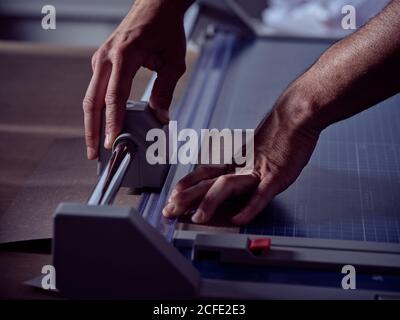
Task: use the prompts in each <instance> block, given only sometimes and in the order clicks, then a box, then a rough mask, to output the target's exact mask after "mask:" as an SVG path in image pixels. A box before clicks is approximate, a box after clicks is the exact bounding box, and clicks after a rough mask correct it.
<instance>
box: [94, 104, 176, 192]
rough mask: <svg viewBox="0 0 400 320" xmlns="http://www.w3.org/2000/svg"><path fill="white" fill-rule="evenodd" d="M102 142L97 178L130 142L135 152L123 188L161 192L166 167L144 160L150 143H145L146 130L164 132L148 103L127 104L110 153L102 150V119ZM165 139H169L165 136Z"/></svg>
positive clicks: (103, 126) (103, 119) (103, 121)
mask: <svg viewBox="0 0 400 320" xmlns="http://www.w3.org/2000/svg"><path fill="white" fill-rule="evenodd" d="M101 128H102V132H101V141H100V145H99V161H98V174H99V175H100V174H102V173H103V172H104V170H105V169H106V168H107V166H108V162H109V160H110V158H111V156H112V153H113V152H115V150H116V149H117V146H118V145H119V144H121V142H124V141H125V142H126V141H129V143H130V145H135V147H136V148H137V151H135V156H134V157H132V159H130V163H129V166H128V168H127V170H126V172H124V176H123V178H122V183H121V186H122V187H128V188H131V189H134V190H135V192H141V191H144V190H152V191H156V190H159V189H161V188H162V186H163V184H164V181H165V177H166V175H167V173H168V169H169V165H168V164H150V163H149V162H148V161H147V160H146V150H147V148H148V147H149V146H150V145H151V144H152V143H153V141H146V135H147V133H148V131H149V130H151V129H154V128H159V129H162V130H165V131H166V130H167V126H165V125H163V124H162V123H161V122H160V121H159V120H158V119H157V118H156V117H155V116H154V115H153V112H152V111H151V109H150V107H149V105H148V103H147V102H143V101H140V102H137V101H128V102H127V106H126V111H125V117H124V124H123V129H122V131H121V134H120V135H119V136H118V138H117V139H116V140H115V142H114V145H113V151H112V150H107V149H105V148H104V147H103V145H104V138H105V132H104V128H105V116H104V114H103V118H102V126H101ZM167 136H168V135H167Z"/></svg>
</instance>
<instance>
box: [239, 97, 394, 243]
mask: <svg viewBox="0 0 400 320" xmlns="http://www.w3.org/2000/svg"><path fill="white" fill-rule="evenodd" d="M241 232H242V233H248V234H265V235H276V236H288V237H308V238H323V239H343V240H360V241H377V242H391V243H400V96H399V95H397V96H394V97H392V98H390V99H388V100H386V101H384V102H382V103H380V104H379V105H378V106H375V107H373V108H371V109H369V110H367V111H365V112H363V113H362V114H359V115H357V116H355V117H353V118H351V119H347V120H345V121H342V122H340V123H337V124H335V125H333V126H331V127H329V128H328V129H327V130H326V131H324V132H323V133H322V135H321V137H320V140H319V143H318V145H317V148H316V150H315V152H314V154H313V156H312V158H311V160H310V162H309V164H308V165H307V166H306V168H304V170H303V172H302V174H301V175H300V177H299V178H298V180H297V181H296V182H295V183H294V184H293V185H292V186H291V187H290V188H289V189H287V190H286V191H285V192H283V193H282V194H280V195H279V196H277V197H276V198H275V199H274V200H273V201H272V203H271V204H270V205H269V206H268V207H267V208H266V209H265V210H264V211H263V212H262V213H261V214H260V215H259V216H258V217H257V218H256V219H255V220H254V221H253V222H252V223H250V224H249V225H247V226H246V227H243V228H242V230H241Z"/></svg>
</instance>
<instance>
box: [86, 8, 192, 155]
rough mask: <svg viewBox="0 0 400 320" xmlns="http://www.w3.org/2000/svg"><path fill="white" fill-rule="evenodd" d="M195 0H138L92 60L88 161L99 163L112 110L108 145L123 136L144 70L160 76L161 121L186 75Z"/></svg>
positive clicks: (156, 93)
mask: <svg viewBox="0 0 400 320" xmlns="http://www.w3.org/2000/svg"><path fill="white" fill-rule="evenodd" d="M190 3H191V1H188V0H182V1H170V0H162V1H159V0H137V1H135V4H134V6H133V7H132V9H131V11H130V12H129V13H128V15H127V16H126V17H125V18H124V20H123V21H122V22H121V24H120V25H119V26H118V27H117V29H116V30H115V31H114V32H113V33H112V34H111V36H110V37H109V38H108V39H107V41H106V42H105V43H104V44H103V45H102V46H101V47H100V48H99V49H98V50H97V51H96V52H95V54H94V55H93V57H92V69H93V76H92V79H91V81H90V83H89V86H88V88H87V91H86V95H85V98H84V100H83V110H84V121H85V139H86V146H87V157H88V158H89V159H95V158H96V157H97V152H98V144H99V140H100V125H101V114H102V110H103V108H104V106H105V108H106V112H105V115H106V128H105V133H106V138H105V142H104V147H106V148H111V146H112V143H113V142H114V140H115V138H116V137H117V135H118V134H119V133H120V131H121V128H122V124H123V118H124V111H125V107H126V101H127V100H128V98H129V94H130V91H131V85H132V80H133V78H134V76H135V74H136V72H137V71H138V69H139V68H140V67H142V66H143V67H146V68H148V69H150V70H153V71H156V72H157V79H156V81H155V83H154V86H153V90H152V93H151V98H150V107H151V108H152V109H153V110H154V111H155V115H156V116H157V117H158V118H159V120H160V121H162V122H164V123H166V122H167V121H168V108H169V105H170V103H171V100H172V95H173V91H174V89H175V85H176V83H177V82H178V80H179V78H180V77H181V76H182V74H183V73H184V72H185V53H186V39H185V33H184V29H183V15H184V12H185V10H186V8H187V7H188V6H189V5H190Z"/></svg>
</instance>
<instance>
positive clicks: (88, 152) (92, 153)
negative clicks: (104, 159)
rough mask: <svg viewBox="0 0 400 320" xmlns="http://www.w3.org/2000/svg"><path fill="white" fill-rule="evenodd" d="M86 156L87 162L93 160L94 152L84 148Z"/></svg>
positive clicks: (91, 149) (92, 149) (89, 148)
mask: <svg viewBox="0 0 400 320" xmlns="http://www.w3.org/2000/svg"><path fill="white" fill-rule="evenodd" d="M86 156H87V158H88V159H89V160H92V159H94V158H95V157H96V150H95V149H94V148H91V147H88V148H86Z"/></svg>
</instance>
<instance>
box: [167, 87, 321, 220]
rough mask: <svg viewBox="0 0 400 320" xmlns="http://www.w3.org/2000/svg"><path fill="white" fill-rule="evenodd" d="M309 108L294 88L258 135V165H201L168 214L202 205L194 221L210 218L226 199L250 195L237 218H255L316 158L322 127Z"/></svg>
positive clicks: (182, 185)
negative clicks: (313, 122) (252, 166)
mask: <svg viewBox="0 0 400 320" xmlns="http://www.w3.org/2000/svg"><path fill="white" fill-rule="evenodd" d="M309 110H310V108H309V106H308V103H306V102H304V98H303V97H301V96H299V95H298V94H297V93H293V90H292V91H291V90H288V91H287V92H286V93H285V94H284V95H283V96H282V97H281V98H280V99H279V100H278V102H277V104H276V106H275V108H274V109H273V111H272V112H271V113H270V114H269V115H268V116H267V117H266V119H265V121H264V122H263V123H262V125H261V126H260V128H259V130H258V131H257V133H256V135H255V141H254V153H255V154H254V169H251V170H249V169H246V168H243V169H240V168H236V169H239V170H236V172H234V171H235V170H232V169H234V168H232V166H224V165H218V166H215V165H214V166H209V165H208V166H198V167H197V168H196V169H195V170H194V171H193V172H191V173H190V174H188V175H187V176H185V177H184V178H183V179H181V180H180V181H179V182H178V183H177V185H176V186H175V188H174V190H173V191H172V193H171V197H170V199H169V202H168V204H167V205H166V207H165V208H164V210H163V214H164V215H165V216H166V217H176V216H179V215H181V214H184V213H185V212H187V211H189V210H192V209H193V208H196V207H197V210H196V211H195V213H194V215H193V216H192V221H193V222H195V223H206V222H207V221H209V220H210V219H211V218H212V217H213V216H214V215H215V214H217V211H218V207H219V206H220V205H221V204H222V203H223V202H224V201H225V200H227V199H228V198H230V197H237V196H240V195H243V194H247V195H248V196H249V201H248V202H247V204H246V205H245V206H244V207H243V209H241V210H240V211H239V212H238V213H237V214H236V215H234V216H233V217H232V222H233V223H234V224H239V225H241V224H246V223H248V222H250V221H251V220H252V219H253V218H254V217H255V216H256V215H257V214H258V213H259V212H260V211H261V210H262V209H263V208H264V207H265V206H266V205H267V204H268V203H269V202H270V201H271V200H272V198H273V197H274V196H275V195H277V194H278V193H280V192H282V191H283V190H285V189H286V188H287V187H289V186H290V185H291V184H292V183H293V182H294V181H295V180H296V178H297V177H298V176H299V174H300V172H301V171H302V169H303V168H304V166H305V165H306V164H307V162H308V160H309V159H310V156H311V154H312V152H313V150H314V148H315V145H316V143H317V140H318V136H319V131H320V130H319V129H316V127H314V126H313V125H312V121H311V120H312V119H311V118H312V117H311V112H310V111H309Z"/></svg>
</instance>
